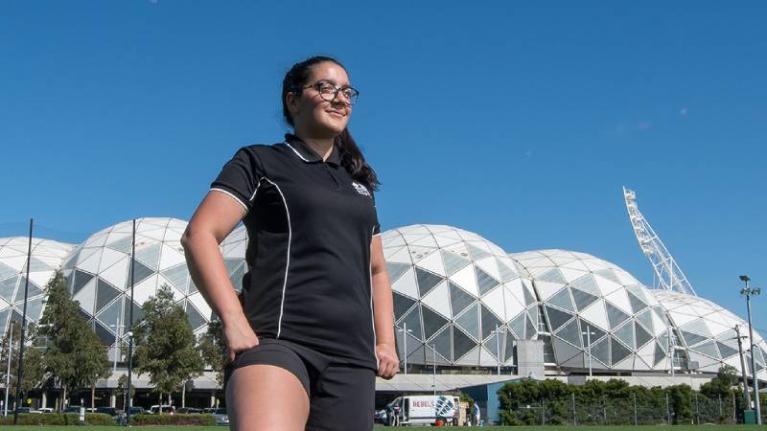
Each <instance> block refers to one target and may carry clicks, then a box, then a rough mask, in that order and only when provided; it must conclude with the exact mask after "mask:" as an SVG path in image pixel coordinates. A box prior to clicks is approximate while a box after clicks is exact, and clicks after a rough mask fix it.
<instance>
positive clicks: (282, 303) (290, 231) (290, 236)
mask: <svg viewBox="0 0 767 431" xmlns="http://www.w3.org/2000/svg"><path fill="white" fill-rule="evenodd" d="M263 180H264V181H267V182H269V184H271V185H273V186H274V188H276V189H277V192H278V193H279V194H280V197H281V198H282V202H283V203H284V204H285V215H286V216H287V218H288V251H287V257H286V259H285V279H284V281H283V282H282V299H281V300H280V318H279V320H278V321H277V338H280V332H281V331H282V316H283V314H284V311H285V289H286V288H287V287H288V269H289V268H290V243H291V241H292V239H293V228H292V227H291V225H290V210H289V209H288V201H287V200H286V199H285V195H284V194H282V190H280V186H278V185H277V184H276V183H275V182H274V181H272V180H270V179H269V178H266V177H264V178H263Z"/></svg>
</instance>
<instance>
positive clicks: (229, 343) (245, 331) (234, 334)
mask: <svg viewBox="0 0 767 431" xmlns="http://www.w3.org/2000/svg"><path fill="white" fill-rule="evenodd" d="M224 338H225V339H226V347H227V358H228V359H229V362H232V361H234V357H235V355H237V354H238V353H240V352H244V351H245V350H248V349H250V348H253V347H255V346H258V337H257V336H256V333H255V332H254V331H253V328H251V326H250V323H248V321H247V319H245V318H244V316H243V318H242V319H237V320H236V322H234V323H232V324H230V325H227V324H224Z"/></svg>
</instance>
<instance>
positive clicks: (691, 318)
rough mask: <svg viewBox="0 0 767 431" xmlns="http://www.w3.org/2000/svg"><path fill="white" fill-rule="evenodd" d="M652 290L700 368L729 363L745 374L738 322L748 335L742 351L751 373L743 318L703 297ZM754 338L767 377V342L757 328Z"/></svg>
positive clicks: (758, 362) (712, 368)
mask: <svg viewBox="0 0 767 431" xmlns="http://www.w3.org/2000/svg"><path fill="white" fill-rule="evenodd" d="M653 293H654V295H655V298H656V299H657V300H658V302H659V303H660V305H661V306H662V307H663V308H664V309H665V310H666V312H667V313H668V316H669V318H670V319H671V321H672V323H673V325H674V327H675V328H676V335H677V345H682V346H683V347H684V348H685V350H686V351H687V355H688V358H689V360H691V361H697V362H698V369H699V370H701V371H708V372H713V373H715V372H717V371H718V370H719V368H720V367H721V366H722V365H724V364H727V365H731V366H733V367H735V369H736V370H738V374H742V371H741V370H742V368H741V366H740V355H739V353H738V340H737V333H736V332H735V326H739V327H740V333H741V336H745V337H746V338H744V339H743V351H744V354H745V355H746V358H747V365H746V367H747V368H748V372H749V375H751V373H752V369H751V359H750V358H751V355H750V352H746V350H747V349H749V348H750V340H749V338H748V324H747V323H746V322H745V321H744V320H743V319H741V318H740V317H738V316H736V315H735V314H733V313H731V312H729V311H727V310H725V309H724V308H722V307H720V306H718V305H716V304H714V303H713V302H711V301H709V300H707V299H703V298H701V297H697V296H692V295H685V294H683V293H677V292H669V291H666V290H655V291H653ZM754 342H755V344H756V349H755V350H756V355H755V359H756V367H757V369H758V370H759V376H760V377H761V378H767V370H765V358H767V343H765V341H764V339H762V337H761V336H760V335H759V334H758V333H756V332H754Z"/></svg>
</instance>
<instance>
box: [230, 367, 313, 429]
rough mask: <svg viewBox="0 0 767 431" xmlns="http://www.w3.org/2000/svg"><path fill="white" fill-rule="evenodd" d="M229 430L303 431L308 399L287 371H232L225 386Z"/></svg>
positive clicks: (303, 390)
mask: <svg viewBox="0 0 767 431" xmlns="http://www.w3.org/2000/svg"><path fill="white" fill-rule="evenodd" d="M226 404H227V410H228V413H229V423H230V428H231V429H232V430H235V431H272V430H274V431H277V430H279V431H283V430H284V431H293V430H295V431H303V429H304V427H305V426H306V420H307V418H308V417H309V397H308V396H307V394H306V390H305V389H304V387H303V385H302V384H301V381H300V380H299V379H298V377H296V376H295V375H294V374H293V373H291V372H290V371H288V370H286V369H284V368H281V367H276V366H273V365H248V366H245V367H240V368H237V369H236V370H234V372H233V373H232V375H231V377H229V381H228V383H227V386H226Z"/></svg>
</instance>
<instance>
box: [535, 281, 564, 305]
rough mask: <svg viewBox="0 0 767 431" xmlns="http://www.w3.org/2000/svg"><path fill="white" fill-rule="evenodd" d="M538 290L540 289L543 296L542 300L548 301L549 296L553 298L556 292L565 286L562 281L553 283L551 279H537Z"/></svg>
mask: <svg viewBox="0 0 767 431" xmlns="http://www.w3.org/2000/svg"><path fill="white" fill-rule="evenodd" d="M535 287H536V290H537V291H538V295H539V296H540V298H541V301H546V300H548V299H549V298H551V297H552V296H553V295H554V294H555V293H557V292H559V291H560V290H562V288H563V287H565V285H564V284H562V283H553V282H550V281H536V282H535Z"/></svg>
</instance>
